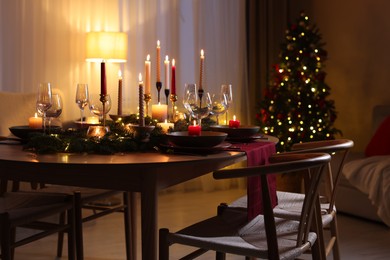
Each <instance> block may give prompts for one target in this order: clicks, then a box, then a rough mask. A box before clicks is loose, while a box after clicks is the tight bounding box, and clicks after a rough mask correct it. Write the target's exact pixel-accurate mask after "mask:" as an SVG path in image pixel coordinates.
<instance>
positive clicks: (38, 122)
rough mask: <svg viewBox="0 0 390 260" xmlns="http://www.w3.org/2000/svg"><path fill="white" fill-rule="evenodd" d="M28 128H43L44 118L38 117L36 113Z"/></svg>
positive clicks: (30, 119)
mask: <svg viewBox="0 0 390 260" xmlns="http://www.w3.org/2000/svg"><path fill="white" fill-rule="evenodd" d="M28 126H29V127H30V128H42V117H38V114H37V113H35V116H33V117H30V118H29V119H28Z"/></svg>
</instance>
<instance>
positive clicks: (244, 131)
mask: <svg viewBox="0 0 390 260" xmlns="http://www.w3.org/2000/svg"><path fill="white" fill-rule="evenodd" d="M210 129H211V130H213V131H217V132H223V133H227V134H228V137H240V138H247V137H251V136H254V135H256V134H258V133H259V130H260V126H240V127H237V128H235V127H234V128H233V127H229V126H228V125H213V126H210Z"/></svg>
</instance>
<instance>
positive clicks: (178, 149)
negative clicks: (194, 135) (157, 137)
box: [160, 142, 232, 155]
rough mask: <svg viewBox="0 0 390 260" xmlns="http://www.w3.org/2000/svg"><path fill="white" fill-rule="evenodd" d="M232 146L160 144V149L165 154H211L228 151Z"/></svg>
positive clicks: (221, 144) (225, 143) (229, 144)
mask: <svg viewBox="0 0 390 260" xmlns="http://www.w3.org/2000/svg"><path fill="white" fill-rule="evenodd" d="M231 145H232V144H231V143H228V142H222V143H220V144H218V145H216V146H213V147H182V146H176V145H174V144H160V147H161V149H162V150H163V151H165V152H170V150H171V151H172V152H173V153H179V154H199V155H202V154H213V153H217V152H220V151H224V150H226V149H228V148H229V147H230V146H231Z"/></svg>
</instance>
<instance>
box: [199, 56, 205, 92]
mask: <svg viewBox="0 0 390 260" xmlns="http://www.w3.org/2000/svg"><path fill="white" fill-rule="evenodd" d="M203 63H204V51H203V50H201V51H200V73H199V74H200V75H199V89H203V86H202V81H203V66H204V65H203Z"/></svg>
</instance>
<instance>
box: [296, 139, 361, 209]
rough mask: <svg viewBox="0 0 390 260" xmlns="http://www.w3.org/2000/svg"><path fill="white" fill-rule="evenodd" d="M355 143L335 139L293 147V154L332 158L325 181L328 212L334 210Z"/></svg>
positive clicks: (299, 144)
mask: <svg viewBox="0 0 390 260" xmlns="http://www.w3.org/2000/svg"><path fill="white" fill-rule="evenodd" d="M353 145H354V143H353V141H352V140H349V139H335V140H324V141H313V142H305V143H296V144H294V145H293V146H292V152H299V153H308V152H321V153H328V154H330V155H331V156H332V161H331V162H329V164H328V167H327V168H328V174H327V176H326V179H325V190H324V192H325V193H324V194H323V195H324V196H325V198H326V203H329V208H328V211H329V212H331V211H332V210H333V208H334V204H335V199H336V192H337V187H338V183H339V180H340V176H341V172H342V169H343V166H344V162H345V159H346V158H347V155H348V153H349V150H350V149H351V148H352V147H353Z"/></svg>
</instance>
